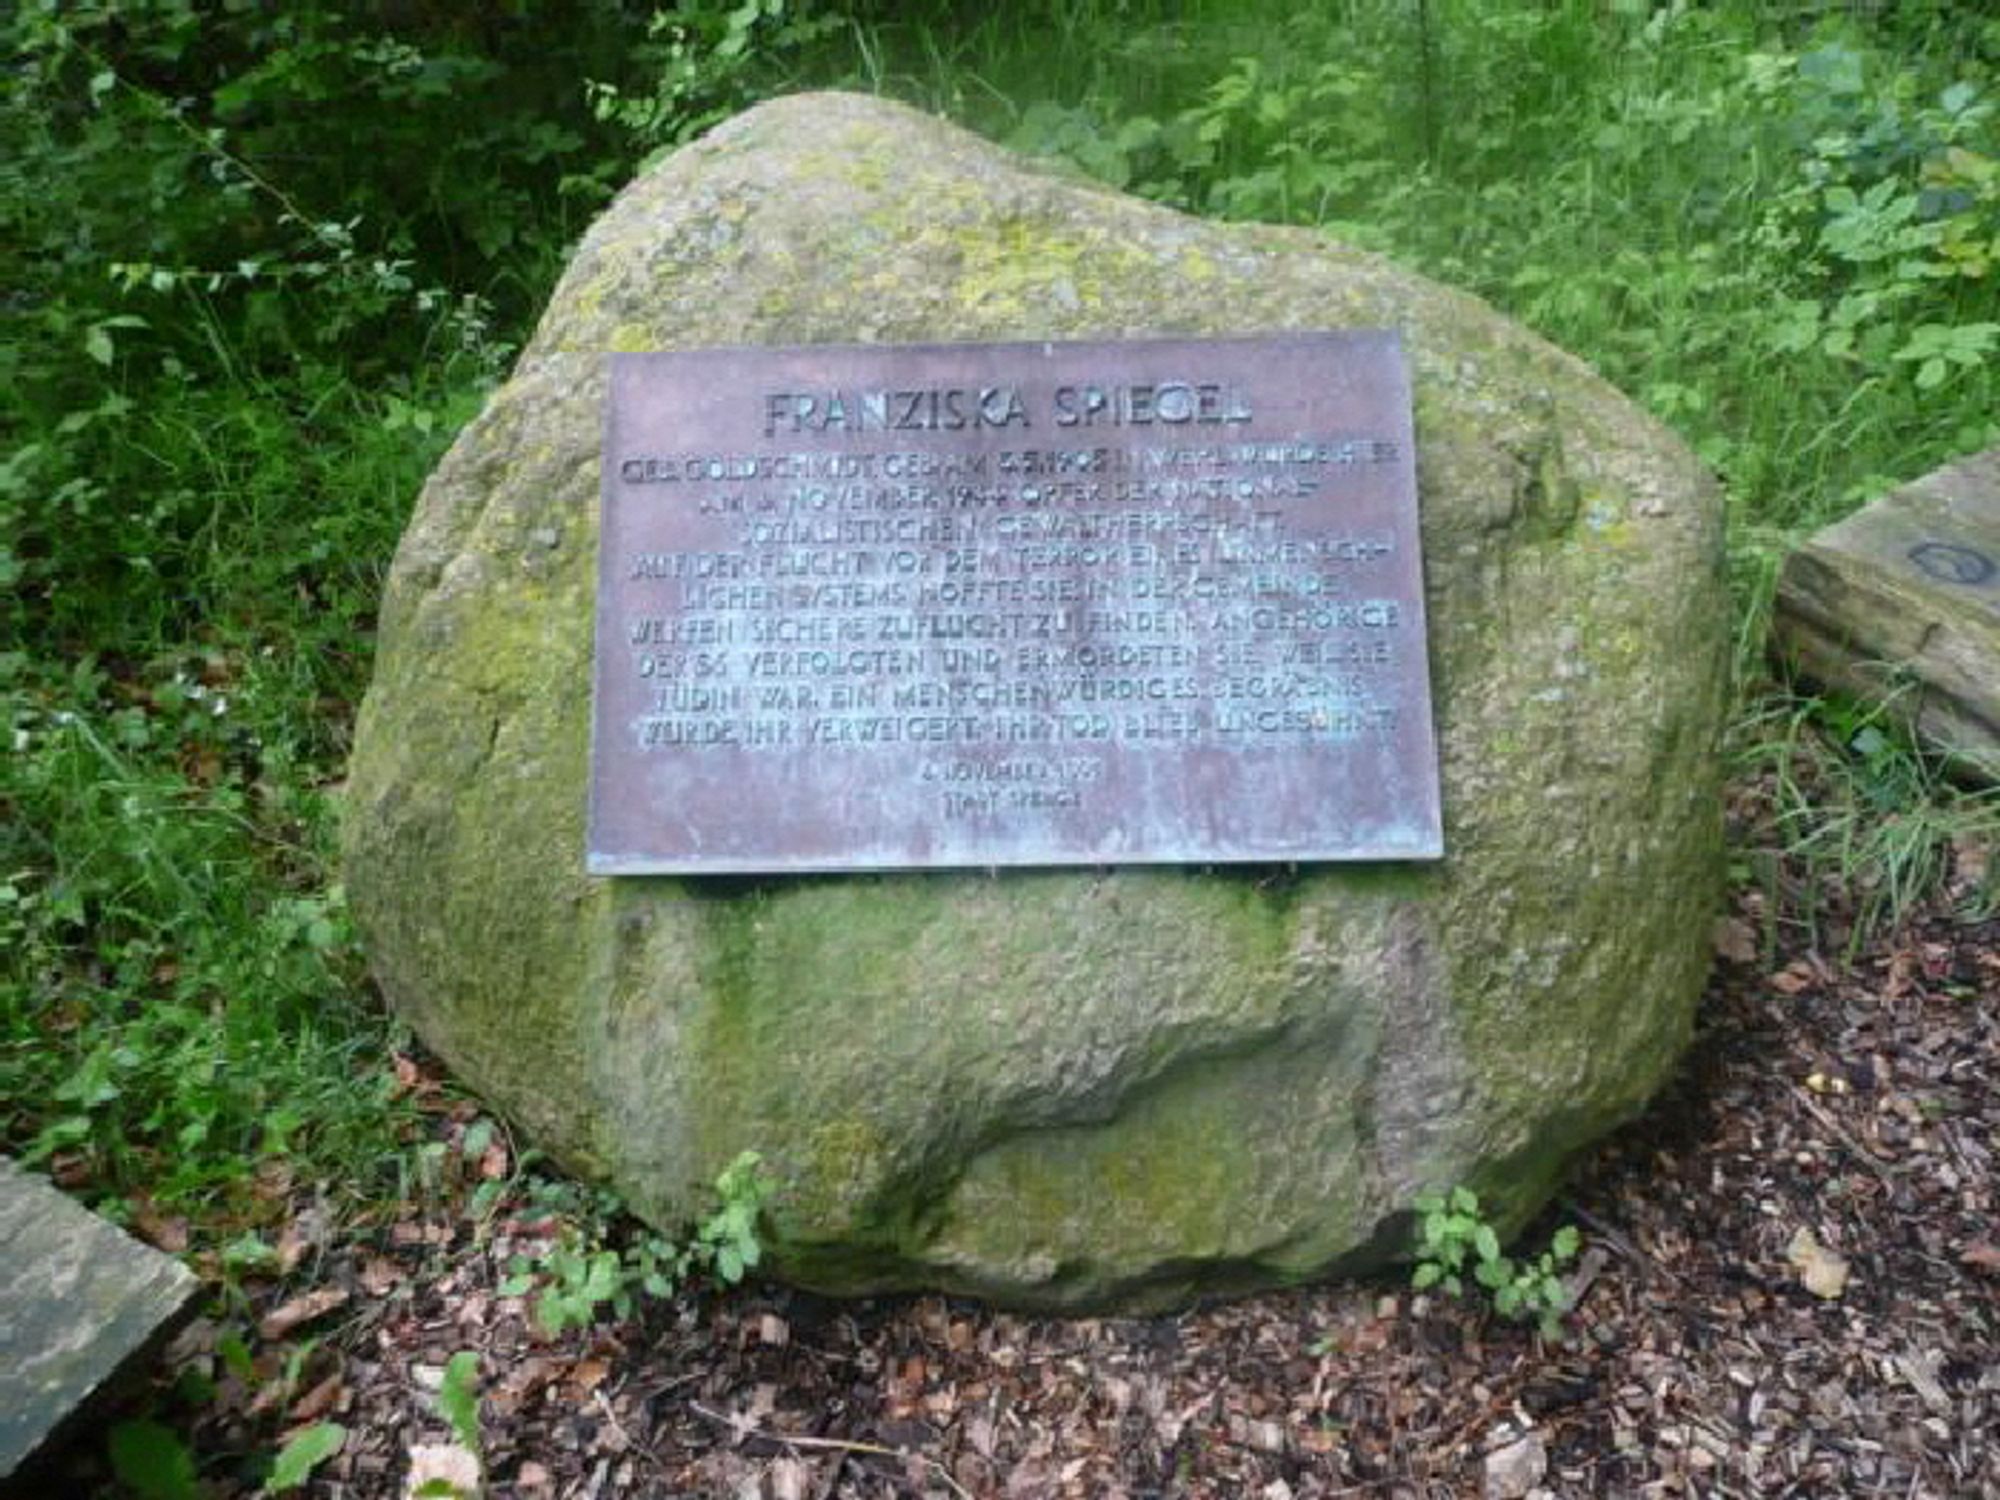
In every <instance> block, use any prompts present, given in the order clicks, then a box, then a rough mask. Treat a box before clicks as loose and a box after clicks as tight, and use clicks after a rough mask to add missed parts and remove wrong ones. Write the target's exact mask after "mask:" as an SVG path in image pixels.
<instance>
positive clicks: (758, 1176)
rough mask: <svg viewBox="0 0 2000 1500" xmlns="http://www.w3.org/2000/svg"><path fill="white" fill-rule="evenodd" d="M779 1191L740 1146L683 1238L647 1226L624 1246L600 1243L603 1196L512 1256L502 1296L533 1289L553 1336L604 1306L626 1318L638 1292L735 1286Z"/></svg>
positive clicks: (752, 1258)
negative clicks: (542, 1241)
mask: <svg viewBox="0 0 2000 1500" xmlns="http://www.w3.org/2000/svg"><path fill="white" fill-rule="evenodd" d="M776 1189H777V1184H776V1182H775V1181H774V1180H773V1179H772V1178H771V1177H770V1176H769V1175H768V1174H767V1173H766V1172H765V1171H764V1166H763V1159H762V1158H761V1157H760V1156H758V1154H757V1153H756V1152H754V1151H745V1152H743V1153H741V1154H740V1155H738V1156H737V1158H736V1159H735V1160H734V1161H733V1162H731V1163H730V1164H729V1165H728V1166H727V1167H726V1168H724V1169H723V1172H722V1174H721V1175H720V1176H719V1177H717V1178H716V1179H715V1198H716V1207H715V1209H714V1211H713V1212H711V1213H709V1214H707V1215H706V1216H705V1217H703V1218H702V1220H701V1221H700V1223H698V1224H697V1225H695V1226H694V1229H693V1232H692V1233H691V1234H690V1235H689V1236H688V1237H687V1238H686V1239H685V1240H683V1241H680V1242H676V1241H675V1240H673V1239H671V1238H669V1237H668V1236H666V1235H662V1234H657V1233H650V1232H648V1233H642V1234H640V1235H638V1236H636V1237H635V1238H633V1239H632V1240H630V1241H629V1242H628V1243H626V1244H625V1245H624V1246H623V1247H622V1248H618V1247H614V1246H612V1245H607V1244H606V1243H605V1222H606V1220H607V1219H609V1218H610V1217H611V1216H612V1215H614V1214H616V1213H617V1212H618V1211H619V1205H618V1203H617V1200H616V1199H615V1198H613V1197H611V1196H610V1195H608V1194H607V1195H601V1196H600V1198H599V1201H598V1203H597V1204H596V1205H595V1210H594V1211H590V1210H588V1209H587V1210H586V1211H585V1212H582V1213H580V1214H577V1215H576V1216H575V1218H576V1220H577V1222H574V1223H572V1225H571V1226H570V1227H569V1228H568V1229H567V1230H565V1232H564V1233H563V1235H562V1236H561V1238H559V1239H558V1240H557V1241H556V1243H555V1244H554V1245H552V1246H551V1247H550V1248H549V1249H548V1250H547V1251H545V1252H544V1253H543V1254H541V1255H540V1256H516V1257H514V1259H513V1262H512V1263H511V1265H510V1266H509V1270H510V1272H511V1274H510V1275H509V1276H508V1278H507V1279H506V1280H505V1281H503V1282H502V1283H501V1286H500V1292H501V1295H502V1296H508V1297H518V1296H524V1295H526V1294H527V1293H528V1292H530V1291H535V1293H536V1295H535V1300H534V1317H535V1322H536V1323H537V1324H538V1325H539V1326H540V1328H541V1329H542V1331H543V1332H544V1333H546V1334H547V1335H549V1336H550V1337H551V1338H554V1337H559V1336H560V1335H561V1334H563V1333H564V1332H565V1331H567V1330H568V1329H571V1328H587V1327H589V1326H590V1325H591V1324H592V1323H594V1322H595V1321H596V1320H597V1316H598V1313H599V1310H600V1309H602V1308H604V1307H606V1306H609V1307H610V1309H611V1311H612V1312H613V1313H615V1314H616V1315H617V1316H618V1317H621V1318H625V1317H630V1316H631V1314H632V1311H633V1309H634V1307H635V1306H636V1305H637V1302H638V1299H639V1298H640V1297H641V1296H646V1297H655V1298H667V1297H672V1296H673V1295H675V1294H676V1293H677V1292H679V1291H680V1290H681V1289H682V1288H683V1287H685V1286H687V1285H688V1284H689V1283H690V1282H691V1281H694V1280H697V1279H699V1278H702V1277H708V1278H711V1279H712V1280H713V1281H715V1282H716V1283H717V1284H718V1285H720V1286H723V1287H731V1286H735V1285H736V1284H737V1283H739V1282H740V1281H742V1280H743V1278H744V1277H745V1276H747V1275H749V1274H750V1272H751V1271H753V1270H755V1269H756V1267H757V1265H758V1263H759V1262H760V1261H761V1260H762V1259H763V1255H764V1245H763V1240H762V1239H761V1238H760V1236H759V1234H758V1221H759V1219H760V1218H761V1216H762V1214H763V1212H764V1206H765V1205H766V1204H767V1203H768V1202H769V1201H770V1199H771V1196H772V1194H773V1193H774V1192H775V1191H776Z"/></svg>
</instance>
